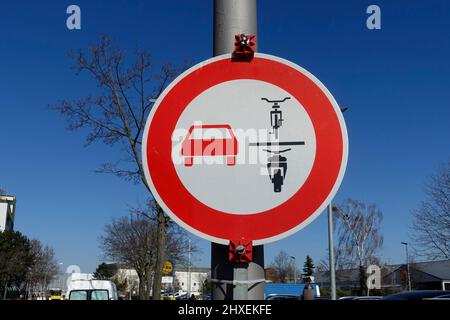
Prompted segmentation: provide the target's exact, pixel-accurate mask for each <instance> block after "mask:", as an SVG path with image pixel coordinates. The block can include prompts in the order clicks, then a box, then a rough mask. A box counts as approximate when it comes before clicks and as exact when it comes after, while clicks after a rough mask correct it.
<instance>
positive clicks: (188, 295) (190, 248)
mask: <svg viewBox="0 0 450 320" xmlns="http://www.w3.org/2000/svg"><path fill="white" fill-rule="evenodd" d="M191 251H192V243H191V238H189V252H188V260H189V261H188V281H187V298H188V299H189V298H190V297H191Z"/></svg>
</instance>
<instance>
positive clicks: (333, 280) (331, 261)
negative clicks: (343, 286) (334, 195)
mask: <svg viewBox="0 0 450 320" xmlns="http://www.w3.org/2000/svg"><path fill="white" fill-rule="evenodd" d="M333 234H334V232H333V205H332V204H331V202H330V204H329V205H328V254H329V257H328V259H329V269H330V285H331V300H336V274H335V272H336V271H335V266H334V240H333V237H334V235H333Z"/></svg>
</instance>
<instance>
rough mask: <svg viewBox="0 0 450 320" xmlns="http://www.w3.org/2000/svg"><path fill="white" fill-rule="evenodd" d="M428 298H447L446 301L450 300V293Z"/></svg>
mask: <svg viewBox="0 0 450 320" xmlns="http://www.w3.org/2000/svg"><path fill="white" fill-rule="evenodd" d="M427 300H446V301H450V294H443V295H442V296H437V297H434V298H430V299H427Z"/></svg>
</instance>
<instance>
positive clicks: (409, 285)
mask: <svg viewBox="0 0 450 320" xmlns="http://www.w3.org/2000/svg"><path fill="white" fill-rule="evenodd" d="M402 244H403V245H404V246H405V250H406V272H407V273H408V291H411V273H410V272H409V254H408V243H407V242H402Z"/></svg>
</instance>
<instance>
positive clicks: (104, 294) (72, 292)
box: [67, 279, 118, 300]
mask: <svg viewBox="0 0 450 320" xmlns="http://www.w3.org/2000/svg"><path fill="white" fill-rule="evenodd" d="M67 299H69V300H118V295H117V288H116V285H115V284H114V282H112V281H109V280H86V279H74V280H72V281H70V282H69V285H68V288H67Z"/></svg>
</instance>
